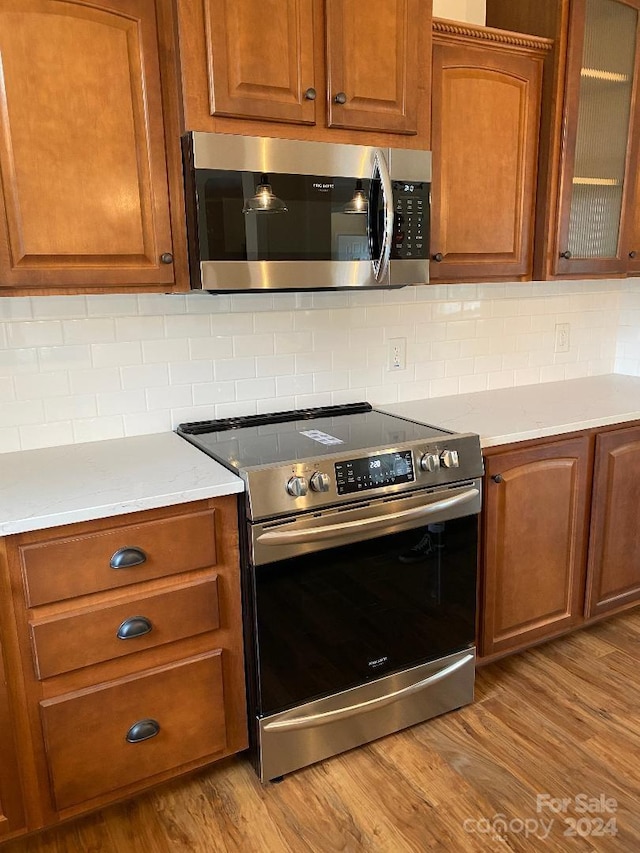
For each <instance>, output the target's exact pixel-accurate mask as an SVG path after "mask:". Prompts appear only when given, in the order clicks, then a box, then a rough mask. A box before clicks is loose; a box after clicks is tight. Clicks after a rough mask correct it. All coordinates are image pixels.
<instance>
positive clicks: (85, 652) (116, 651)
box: [30, 576, 220, 679]
mask: <svg viewBox="0 0 640 853" xmlns="http://www.w3.org/2000/svg"><path fill="white" fill-rule="evenodd" d="M134 620H135V621H134ZM219 627H220V613H219V608H218V578H217V576H215V577H212V578H209V579H208V580H205V581H196V582H194V583H191V584H186V585H184V586H181V587H178V588H175V589H170V590H167V591H164V592H159V593H155V594H153V595H146V596H140V597H136V598H133V599H131V600H130V601H128V602H125V603H122V602H120V603H118V604H112V605H108V606H106V607H100V608H91V609H86V610H83V611H78V612H76V613H73V614H65V615H64V616H56V617H54V618H53V619H49V620H46V621H41V622H32V623H31V624H30V628H31V642H32V644H33V654H34V659H35V663H36V674H37V675H38V678H41V679H42V678H50V677H51V676H52V675H59V674H60V673H62V672H70V671H71V670H74V669H80V668H81V667H83V666H90V665H91V664H94V663H100V662H101V661H105V660H111V659H112V658H118V657H122V656H123V655H129V654H131V653H132V652H137V651H141V650H142V649H150V648H153V647H154V646H160V645H163V644H164V643H171V642H173V641H174V640H182V639H183V638H185V637H192V636H195V635H196V634H202V633H204V632H205V631H215V629H216V628H219ZM142 631H146V633H140V632H142ZM119 633H120V634H123V635H124V637H123V638H122V639H121V638H120V637H119V636H118V634H119Z"/></svg>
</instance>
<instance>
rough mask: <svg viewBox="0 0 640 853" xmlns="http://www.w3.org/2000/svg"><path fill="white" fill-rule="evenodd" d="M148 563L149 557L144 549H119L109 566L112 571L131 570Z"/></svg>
mask: <svg viewBox="0 0 640 853" xmlns="http://www.w3.org/2000/svg"><path fill="white" fill-rule="evenodd" d="M146 562H147V555H146V554H145V553H144V551H143V550H142V548H118V550H117V551H116V553H115V554H114V555H113V557H112V558H111V560H110V562H109V565H110V566H111V568H112V569H130V568H131V567H132V566H141V565H142V564H143V563H146Z"/></svg>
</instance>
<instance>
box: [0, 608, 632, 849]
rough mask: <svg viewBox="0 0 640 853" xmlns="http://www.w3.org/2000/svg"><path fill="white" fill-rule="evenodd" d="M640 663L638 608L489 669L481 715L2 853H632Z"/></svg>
mask: <svg viewBox="0 0 640 853" xmlns="http://www.w3.org/2000/svg"><path fill="white" fill-rule="evenodd" d="M639 662H640V608H636V609H635V610H634V611H631V612H627V613H626V614H623V615H622V616H618V617H614V618H612V619H609V620H607V621H606V622H601V623H600V624H598V625H596V626H593V627H591V628H589V629H586V630H582V631H580V632H578V633H575V634H572V635H571V636H569V637H566V638H564V639H560V640H556V641H554V642H551V643H547V644H546V645H544V646H540V647H538V648H536V649H533V650H531V651H528V652H524V653H522V654H520V655H516V656H513V657H510V658H507V659H505V660H503V661H500V662H498V663H494V664H491V665H490V666H487V667H485V668H483V669H481V670H480V671H479V673H478V679H477V690H476V701H475V702H474V704H473V705H470V706H468V707H466V708H464V709H461V710H459V711H456V712H453V713H451V714H447V715H445V716H443V717H440V718H438V719H436V720H431V721H429V722H427V723H424V724H422V725H419V726H415V727H414V728H412V729H409V730H406V731H404V732H400V733H398V734H395V735H391V736H389V737H387V738H384V739H382V740H380V741H377V742H375V743H373V744H370V745H368V746H365V747H361V748H360V749H357V750H353V751H352V752H350V753H348V754H346V755H341V756H337V757H336V758H333V759H330V760H328V761H325V762H323V763H321V764H318V765H315V766H313V767H310V768H307V769H304V770H301V771H298V772H297V773H293V774H291V775H289V776H287V777H286V778H285V780H284V781H283V782H282V783H280V784H271V785H266V786H262V785H261V784H260V783H259V782H258V780H257V778H256V776H255V775H254V773H253V770H252V768H251V766H250V764H249V763H248V761H247V760H246V759H244V758H239V759H231V760H228V761H226V762H224V763H223V764H221V765H217V766H216V767H214V768H212V769H210V770H208V771H206V772H201V773H199V774H198V775H197V776H192V777H190V778H188V779H186V780H181V781H178V782H173V783H172V784H170V785H165V786H163V787H161V788H159V789H157V790H156V791H154V792H152V793H150V794H147V795H146V796H143V797H139V798H137V799H135V800H133V801H131V802H128V803H125V804H123V805H119V806H113V807H111V808H109V809H105V810H104V811H102V812H100V813H98V814H96V815H92V816H89V817H87V818H84V819H82V820H77V821H75V822H73V823H70V824H67V825H65V826H62V827H59V828H57V829H55V830H50V831H48V832H46V833H42V834H40V835H37V836H32V837H31V838H28V839H24V840H21V841H14V842H10V843H8V844H6V845H5V846H4V847H3V848H2V853H88V852H89V851H92V853H94V852H95V853H129V851H136V853H174V851H175V853H218V851H221V853H222V852H223V851H224V853H227V851H229V853H231V851H233V853H240V851H241V853H302V851H314V853H316V852H317V853H325V851H326V853H333V851H372V853H373V852H374V851H375V853H403V851H410V853H418V852H419V851H420V853H421V851H430V850H442V851H451V853H464V852H465V851H485V853H486V851H493V850H496V851H537V850H550V851H565V850H566V851H575V853H583V851H584V853H590V851H624V853H630V851H637V850H640V666H639V665H638V664H639ZM545 795H546V796H545ZM538 797H542V798H544V799H543V800H541V801H540V805H538V800H537V798H538ZM562 801H564V802H562ZM554 808H555V811H554V810H553V809H554ZM585 808H588V809H589V810H588V811H587V810H585ZM614 831H615V833H616V834H613V833H614ZM609 833H612V834H609Z"/></svg>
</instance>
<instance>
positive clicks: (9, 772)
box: [0, 643, 25, 840]
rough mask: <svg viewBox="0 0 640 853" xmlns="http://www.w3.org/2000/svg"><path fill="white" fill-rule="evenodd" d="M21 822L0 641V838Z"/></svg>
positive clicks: (11, 730) (9, 834)
mask: <svg viewBox="0 0 640 853" xmlns="http://www.w3.org/2000/svg"><path fill="white" fill-rule="evenodd" d="M24 826H25V818H24V808H23V804H22V790H21V785H20V775H19V773H18V761H17V752H16V746H15V742H14V727H13V725H12V718H11V709H10V705H9V691H8V688H7V675H6V673H5V668H4V663H3V659H2V644H1V643H0V840H2V839H3V838H5V837H7V836H11V835H14V834H15V833H17V832H18V831H19V830H21V829H23V828H24Z"/></svg>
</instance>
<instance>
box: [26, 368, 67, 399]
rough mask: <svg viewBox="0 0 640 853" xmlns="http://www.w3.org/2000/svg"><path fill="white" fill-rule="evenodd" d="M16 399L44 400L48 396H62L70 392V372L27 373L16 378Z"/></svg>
mask: <svg viewBox="0 0 640 853" xmlns="http://www.w3.org/2000/svg"><path fill="white" fill-rule="evenodd" d="M14 383H15V389H16V399H18V400H43V399H45V398H46V397H61V396H63V395H65V394H68V393H69V374H68V373H66V372H64V371H62V372H60V373H25V374H22V375H20V376H16V377H15V379H14Z"/></svg>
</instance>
